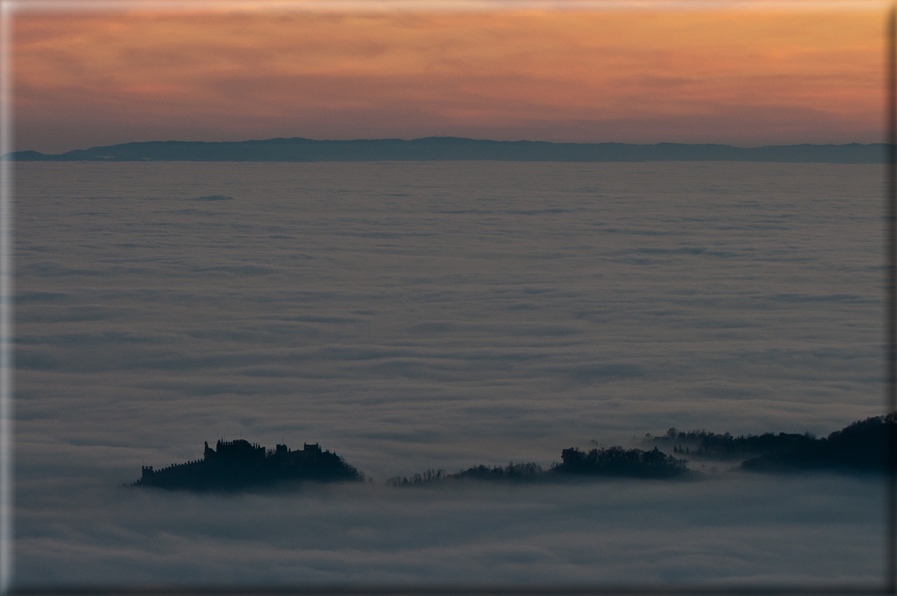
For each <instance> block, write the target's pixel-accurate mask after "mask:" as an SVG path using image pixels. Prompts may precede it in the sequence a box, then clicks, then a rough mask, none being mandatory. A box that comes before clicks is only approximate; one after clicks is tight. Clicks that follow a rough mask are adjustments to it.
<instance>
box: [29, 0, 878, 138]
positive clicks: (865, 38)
mask: <svg viewBox="0 0 897 596" xmlns="http://www.w3.org/2000/svg"><path fill="white" fill-rule="evenodd" d="M883 6H884V5H883ZM884 19H885V16H884V9H882V10H881V11H877V10H864V11H856V12H847V11H832V10H819V11H808V10H799V11H791V12H788V11H786V10H776V11H775V12H762V11H759V10H740V11H739V10H716V11H696V10H690V11H684V12H676V11H653V12H652V11H646V10H641V11H630V12H626V11H598V12H541V13H540V12H537V11H517V12H513V11H503V12H489V11H482V10H481V11H476V12H467V13H458V12H456V13H448V12H446V13H441V12H436V11H426V12H422V11H418V12H414V11H410V10H406V11H402V12H392V13H391V12H388V11H384V12H382V13H381V14H377V13H369V14H357V13H356V14H351V13H349V14H346V13H344V14H336V13H331V14H326V13H308V12H297V11H295V10H294V11H290V10H274V11H271V10H267V11H265V10H255V11H243V12H239V11H230V12H225V11H218V12H212V11H204V12H192V13H191V12H187V11H180V12H177V13H164V12H145V11H144V12H138V11H130V12H125V11H117V12H114V13H80V14H74V13H69V14H59V13H48V12H22V13H20V14H17V15H16V17H15V21H14V54H13V64H14V85H15V91H14V94H15V104H14V105H15V119H16V146H17V149H35V150H39V151H43V152H50V153H54V152H60V151H65V150H69V149H74V148H86V147H90V146H95V145H102V144H113V143H119V142H126V141H143V140H167V139H179V140H244V139H261V138H270V137H275V136H280V137H293V136H302V137H308V138H316V139H325V138H326V139H348V138H378V137H401V138H415V137H421V136H432V135H452V136H467V137H474V138H493V139H539V140H551V141H580V142H602V141H622V142H638V143H644V142H660V141H677V142H724V143H731V144H736V145H744V146H750V145H758V144H769V143H799V142H836V143H841V142H879V141H881V140H882V134H881V125H882V120H883V116H882V105H883V95H884V94H883V89H882V81H883V53H884V50H883V47H884V33H883V32H884Z"/></svg>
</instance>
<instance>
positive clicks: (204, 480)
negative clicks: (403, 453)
mask: <svg viewBox="0 0 897 596" xmlns="http://www.w3.org/2000/svg"><path fill="white" fill-rule="evenodd" d="M363 479H364V475H363V474H362V473H361V472H359V471H358V470H356V469H355V468H354V467H352V466H350V465H349V464H347V463H346V462H345V461H343V459H342V458H341V457H339V456H338V455H336V454H335V453H331V452H330V451H322V450H321V447H320V446H319V445H318V444H317V443H315V444H313V445H309V444H307V443H306V444H305V445H304V447H303V449H302V450H301V451H300V450H296V451H292V450H290V449H289V448H288V447H287V446H286V445H277V448H276V449H274V450H273V451H272V450H267V451H266V450H265V448H264V447H262V446H260V445H257V444H250V443H249V441H245V440H243V439H238V440H236V441H218V443H217V444H216V445H215V449H212V448H210V447H209V444H208V443H206V444H205V449H204V451H203V459H200V460H194V461H190V462H186V463H182V464H172V465H170V466H168V467H166V468H162V469H161V470H153V467H152V466H143V470H142V475H141V477H140V479H139V480H137V481H136V482H134V483H133V484H132V485H131V486H143V487H147V486H152V487H157V488H165V489H171V490H193V491H207V490H225V491H233V490H245V489H252V488H264V487H272V486H275V485H278V484H282V483H286V482H299V481H308V480H313V481H318V482H335V481H346V480H363Z"/></svg>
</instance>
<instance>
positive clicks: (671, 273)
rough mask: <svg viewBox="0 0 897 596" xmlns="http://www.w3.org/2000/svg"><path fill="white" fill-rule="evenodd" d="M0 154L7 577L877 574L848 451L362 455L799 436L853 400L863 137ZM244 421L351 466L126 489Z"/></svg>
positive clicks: (236, 433) (878, 369) (869, 317)
mask: <svg viewBox="0 0 897 596" xmlns="http://www.w3.org/2000/svg"><path fill="white" fill-rule="evenodd" d="M15 176H16V180H15V183H16V186H15V196H16V199H15V207H14V209H15V267H16V282H15V283H16V288H15V296H16V305H15V325H16V338H15V342H16V344H15V362H16V380H15V391H16V400H15V416H16V435H15V448H16V453H15V457H16V515H15V521H16V528H15V532H16V553H15V555H16V572H17V577H16V582H17V583H18V584H19V585H23V586H25V585H36V584H42V585H43V584H48V583H56V584H65V583H94V584H95V583H103V582H114V583H117V584H120V583H127V582H137V583H142V582H156V583H158V582H180V583H209V582H213V583H220V582H226V583H228V584H233V583H240V582H244V583H260V584H266V585H273V584H278V585H279V584H284V583H291V582H292V583H296V582H298V583H327V584H344V583H361V584H370V583H377V582H390V583H401V582H418V583H419V582H432V583H439V584H444V583H446V582H453V581H465V582H481V583H508V582H512V583H513V582H547V583H555V582H561V583H569V582H573V583H577V582H604V583H613V584H620V583H633V582H635V583H644V582H685V583H694V582H704V581H712V582H735V583H744V582H754V583H756V582H786V583H787V582H808V581H812V582H830V581H874V580H877V579H878V578H880V577H881V574H882V571H883V569H884V566H883V562H884V561H883V557H884V555H883V545H884V542H883V540H884V531H883V527H882V514H883V511H884V505H883V487H882V486H881V483H880V482H878V481H877V480H875V479H868V478H865V479H864V478H855V477H848V476H838V475H827V474H818V475H809V476H800V477H778V476H773V477H769V476H761V475H754V474H745V473H740V472H734V471H731V470H729V467H730V466H728V465H720V466H718V467H717V470H716V471H715V472H708V473H707V474H706V475H705V476H704V477H703V479H702V480H699V481H689V482H669V481H667V482H663V481H645V480H641V481H639V480H613V481H611V480H604V481H597V482H591V483H589V482H587V483H583V484H574V485H566V486H547V485H539V486H495V485H478V484H476V483H472V484H463V485H462V486H455V485H453V486H448V487H442V488H439V487H431V488H417V489H398V488H390V487H387V486H385V485H384V484H383V481H384V480H385V479H387V478H389V477H391V476H395V475H410V474H412V473H414V472H421V471H423V470H426V469H428V468H442V469H446V470H448V471H450V472H452V471H456V470H459V469H461V468H466V467H469V466H472V465H476V464H487V465H496V464H506V463H508V462H509V461H514V462H521V461H533V462H536V463H538V464H540V465H542V466H543V467H546V468H547V467H549V466H550V465H551V463H552V462H556V461H559V460H560V454H561V450H562V449H564V448H567V447H573V446H579V447H583V448H588V447H589V446H590V445H595V444H598V445H606V446H609V445H614V444H622V445H625V446H627V447H633V446H634V447H637V446H640V445H641V446H643V445H644V444H643V443H642V440H643V439H642V438H643V437H644V435H645V434H646V433H653V434H663V433H664V432H665V431H666V429H668V428H670V427H676V428H679V429H682V430H691V429H701V428H706V429H708V430H711V431H715V432H726V431H728V432H731V433H733V434H736V435H738V434H746V433H762V432H767V431H773V432H780V431H785V432H812V433H815V434H817V435H827V434H828V433H829V432H831V431H834V430H837V429H839V428H841V427H843V426H845V425H846V424H849V423H850V422H852V421H854V420H858V419H862V418H866V417H868V416H874V415H878V414H881V413H882V411H883V399H882V386H881V379H882V371H883V365H882V350H881V341H882V324H881V321H882V317H881V315H882V300H881V286H882V275H883V267H882V254H883V251H882V218H881V214H882V206H883V203H882V188H883V172H882V170H881V167H880V166H870V165H831V164H762V163H643V164H615V163H590V164H577V163H514V162H418V163H395V162H393V163H298V164H297V163H290V164H279V163H278V164H259V163H19V164H16V167H15ZM240 437H242V438H245V439H248V440H250V441H253V442H258V443H260V444H262V445H266V446H268V447H273V445H274V444H275V443H286V444H287V445H289V446H290V447H291V448H296V447H298V448H301V447H302V444H303V443H315V442H317V443H320V444H321V446H322V447H323V448H324V449H329V450H332V451H335V452H336V453H338V454H339V455H341V456H343V457H344V458H345V459H346V460H347V461H348V462H349V463H350V464H352V465H354V466H356V467H357V468H359V469H360V470H362V471H363V472H364V473H365V474H366V476H367V477H368V478H369V479H373V482H368V483H365V484H363V485H352V486H346V485H332V486H315V485H309V486H306V487H304V488H303V489H302V490H301V491H300V492H298V493H269V494H264V493H262V494H242V495H225V496H221V495H194V494H182V493H167V492H159V491H154V490H139V489H132V488H125V487H123V486H122V485H123V484H126V483H130V482H133V481H134V480H136V479H137V478H138V477H139V476H140V466H141V464H145V465H153V466H155V467H157V468H159V467H163V466H165V465H167V464H170V463H174V462H182V461H188V460H194V459H198V458H200V457H201V454H202V446H203V441H209V442H210V443H213V444H214V441H216V440H217V439H219V438H227V439H228V440H230V439H235V438H240ZM692 467H695V468H700V465H699V464H697V463H696V464H695V465H693V466H692Z"/></svg>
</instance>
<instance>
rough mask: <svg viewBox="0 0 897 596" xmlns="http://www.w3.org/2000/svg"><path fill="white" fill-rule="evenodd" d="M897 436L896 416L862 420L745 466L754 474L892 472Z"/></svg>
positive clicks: (893, 414) (763, 456)
mask: <svg viewBox="0 0 897 596" xmlns="http://www.w3.org/2000/svg"><path fill="white" fill-rule="evenodd" d="M894 432H897V413H891V414H888V415H887V416H876V417H874V418H867V419H866V420H860V421H857V422H854V423H853V424H850V425H848V426H846V427H845V428H843V429H841V430H838V431H835V432H833V433H831V434H830V435H829V436H828V437H824V438H821V439H814V440H813V441H808V442H803V443H802V444H799V445H795V446H794V447H792V448H789V449H784V450H780V451H777V452H775V453H768V454H765V455H761V456H759V457H755V458H751V459H749V460H747V461H745V462H742V464H741V468H742V469H744V470H749V471H754V472H795V471H811V470H820V471H824V470H831V471H841V472H877V473H885V472H888V471H889V465H890V462H889V458H888V450H889V447H890V440H891V435H890V433H894Z"/></svg>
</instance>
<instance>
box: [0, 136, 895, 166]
mask: <svg viewBox="0 0 897 596" xmlns="http://www.w3.org/2000/svg"><path fill="white" fill-rule="evenodd" d="M885 148H886V146H885V145H884V144H880V143H876V144H868V145H861V144H857V143H851V144H846V145H808V144H804V145H773V146H767V147H753V148H743V147H733V146H731V145H719V144H683V143H657V144H653V145H634V144H628V143H550V142H546V141H489V140H478V139H464V138H458V137H426V138H422V139H413V140H407V141H406V140H402V139H360V140H351V141H318V140H313V139H304V138H301V137H296V138H290V139H283V138H277V139H267V140H258V141H238V142H229V141H225V142H200V141H149V142H139V143H123V144H120V145H107V146H104V147H92V148H90V149H77V150H75V151H68V152H66V153H60V154H56V155H46V154H43V153H40V152H37V151H17V152H13V153H7V154H5V155H3V156H2V157H0V159H5V160H15V161H105V162H117V161H248V162H314V161H461V160H463V161H467V160H474V161H480V160H494V161H559V162H644V161H758V162H795V163H884V160H885V157H886V153H885Z"/></svg>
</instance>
